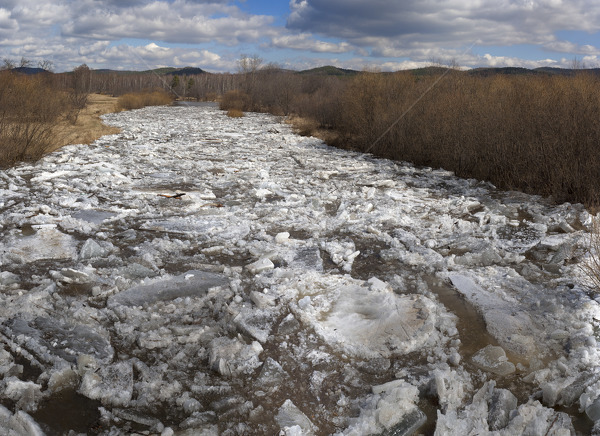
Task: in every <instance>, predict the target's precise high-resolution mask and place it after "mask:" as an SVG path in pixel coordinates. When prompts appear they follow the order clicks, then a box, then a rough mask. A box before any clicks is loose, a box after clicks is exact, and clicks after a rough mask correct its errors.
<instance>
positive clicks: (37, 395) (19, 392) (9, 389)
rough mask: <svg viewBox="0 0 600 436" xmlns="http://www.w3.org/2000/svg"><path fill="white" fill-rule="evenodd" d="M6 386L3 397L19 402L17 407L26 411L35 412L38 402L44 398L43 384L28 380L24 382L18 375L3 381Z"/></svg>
mask: <svg viewBox="0 0 600 436" xmlns="http://www.w3.org/2000/svg"><path fill="white" fill-rule="evenodd" d="M2 384H3V385H4V386H3V387H4V389H3V391H4V392H3V395H2V396H3V397H4V398H8V399H10V400H12V401H14V402H16V404H17V408H19V409H23V410H25V411H26V412H35V411H36V410H37V406H38V402H39V401H40V400H41V398H42V392H41V391H42V386H41V385H38V384H36V383H33V382H30V381H27V382H24V381H22V380H19V379H18V378H16V377H9V378H7V379H6V380H4V381H3V383H2Z"/></svg>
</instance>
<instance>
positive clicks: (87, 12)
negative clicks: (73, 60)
mask: <svg viewBox="0 0 600 436" xmlns="http://www.w3.org/2000/svg"><path fill="white" fill-rule="evenodd" d="M272 22H273V18H272V17H269V16H263V15H246V14H244V13H242V12H241V11H240V10H239V9H238V8H237V7H233V6H228V5H226V4H215V3H208V4H204V3H193V2H186V1H184V0H176V1H175V2H174V3H172V4H171V3H169V2H167V1H154V2H152V3H147V4H140V5H134V6H132V7H129V8H114V9H106V8H100V7H94V8H90V9H87V8H81V7H80V8H78V13H77V14H72V16H71V18H70V19H69V20H68V22H67V23H65V24H64V25H63V26H62V32H63V34H64V35H70V36H77V37H81V38H91V39H106V40H118V39H121V38H140V39H154V40H158V41H164V42H171V43H190V44H192V43H195V44H198V43H205V42H213V41H216V42H219V43H223V44H228V45H235V44H238V43H240V42H243V41H257V40H258V39H260V38H261V37H263V36H265V35H268V34H269V26H270V24H271V23H272Z"/></svg>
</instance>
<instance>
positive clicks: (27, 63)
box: [19, 57, 32, 68]
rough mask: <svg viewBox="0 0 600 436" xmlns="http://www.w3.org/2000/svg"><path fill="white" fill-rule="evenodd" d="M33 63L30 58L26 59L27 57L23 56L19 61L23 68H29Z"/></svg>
mask: <svg viewBox="0 0 600 436" xmlns="http://www.w3.org/2000/svg"><path fill="white" fill-rule="evenodd" d="M31 65H32V62H31V61H30V60H29V59H26V58H25V57H22V58H21V62H19V67H21V68H27V67H30V66H31Z"/></svg>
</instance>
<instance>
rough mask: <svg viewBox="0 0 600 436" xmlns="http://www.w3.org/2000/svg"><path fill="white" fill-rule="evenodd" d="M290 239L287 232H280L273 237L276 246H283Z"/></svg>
mask: <svg viewBox="0 0 600 436" xmlns="http://www.w3.org/2000/svg"><path fill="white" fill-rule="evenodd" d="M289 239H290V234H289V232H281V233H277V235H276V236H275V242H277V243H278V244H284V243H286V242H287V241H288V240H289Z"/></svg>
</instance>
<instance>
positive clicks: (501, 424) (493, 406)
mask: <svg viewBox="0 0 600 436" xmlns="http://www.w3.org/2000/svg"><path fill="white" fill-rule="evenodd" d="M488 407H489V412H488V424H489V426H490V429H491V430H500V429H503V428H505V427H506V426H507V425H508V421H509V418H510V412H512V411H513V410H515V409H516V408H517V397H515V396H514V395H513V394H512V393H511V392H510V391H509V390H507V389H494V391H493V393H492V397H491V398H490V400H489V406H488Z"/></svg>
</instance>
